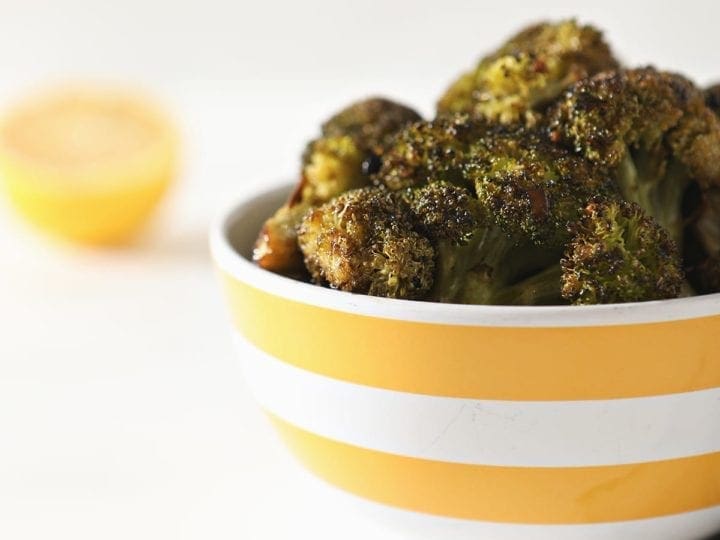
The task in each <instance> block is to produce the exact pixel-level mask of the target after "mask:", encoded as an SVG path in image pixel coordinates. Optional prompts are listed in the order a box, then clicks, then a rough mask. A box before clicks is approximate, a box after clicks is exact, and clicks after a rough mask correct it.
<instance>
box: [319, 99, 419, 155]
mask: <svg viewBox="0 0 720 540" xmlns="http://www.w3.org/2000/svg"><path fill="white" fill-rule="evenodd" d="M419 120H421V117H420V115H419V114H418V113H417V112H415V111H414V110H413V109H411V108H409V107H406V106H404V105H401V104H399V103H396V102H394V101H390V100H387V99H384V98H378V97H375V98H369V99H365V100H363V101H359V102H357V103H355V104H353V105H351V106H349V107H347V108H345V109H343V110H342V111H340V112H338V113H337V114H335V115H334V116H333V117H332V118H330V119H329V120H327V121H326V122H325V123H323V125H322V136H323V137H341V136H348V137H350V138H352V139H353V140H354V141H355V142H356V143H357V144H358V146H359V148H360V149H361V151H362V152H363V153H364V154H366V155H368V156H371V155H375V156H378V157H380V156H382V154H383V153H384V152H385V150H386V149H387V148H388V147H389V146H390V143H391V141H392V137H393V135H394V134H395V133H396V132H398V131H399V130H400V129H402V128H403V127H405V126H406V125H407V124H410V123H412V122H417V121H419ZM367 167H368V165H366V168H367Z"/></svg>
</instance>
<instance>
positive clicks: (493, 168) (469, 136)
mask: <svg viewBox="0 0 720 540" xmlns="http://www.w3.org/2000/svg"><path fill="white" fill-rule="evenodd" d="M435 179H442V180H444V181H449V182H450V183H452V184H454V186H455V188H456V189H459V190H461V191H463V190H467V191H470V192H471V193H473V194H474V196H475V197H476V198H477V201H475V203H474V205H475V207H476V210H475V212H476V213H477V215H478V224H479V227H478V231H477V232H476V233H475V234H473V235H472V237H471V238H469V239H468V240H467V242H464V243H462V244H461V245H454V246H451V247H449V248H448V247H447V246H446V247H436V250H437V252H438V258H437V262H436V266H437V268H438V272H437V278H436V283H435V287H434V288H433V294H432V298H433V299H434V300H438V301H443V302H456V301H464V302H472V303H488V302H492V301H493V300H492V299H493V298H494V295H495V292H494V291H495V289H498V290H499V289H500V288H503V287H506V286H508V285H512V284H514V283H515V282H516V281H517V280H518V279H520V278H521V277H527V276H530V275H532V274H534V273H535V272H538V271H541V270H542V269H543V268H545V267H546V266H547V265H549V264H550V263H552V262H557V261H558V260H559V258H560V253H561V251H562V246H563V245H564V243H565V241H566V240H567V239H568V233H567V227H568V224H570V223H571V222H573V221H575V220H577V219H578V218H579V216H580V214H581V212H582V208H583V206H584V205H585V204H586V203H587V201H588V200H589V199H590V198H591V197H593V196H595V195H596V194H598V193H608V192H611V191H612V190H613V186H612V183H611V181H610V179H609V177H608V176H607V175H606V174H605V172H604V170H603V169H601V168H598V167H596V166H594V165H593V164H592V163H590V162H588V161H586V160H584V159H582V158H581V157H579V156H576V155H574V154H573V153H572V152H571V151H568V150H566V149H563V148H561V147H558V146H556V145H553V144H551V143H550V142H549V141H548V140H547V139H546V137H545V136H544V133H543V132H541V131H539V130H535V129H532V128H525V127H522V126H517V125H508V126H503V125H497V124H495V125H493V124H490V123H488V122H487V121H486V120H482V119H470V118H469V117H468V116H467V115H456V116H452V117H450V116H448V117H443V118H439V119H437V120H435V121H432V122H421V123H416V124H413V125H411V126H409V127H408V128H406V129H405V130H403V131H401V132H400V133H399V134H398V136H397V139H396V142H395V146H393V147H392V148H391V149H390V150H389V151H388V152H387V154H386V160H385V162H384V164H383V168H382V169H381V170H380V172H379V173H378V174H377V175H376V177H375V180H376V182H377V183H379V184H380V185H382V186H385V187H388V188H390V189H395V188H398V187H403V186H408V185H409V186H414V188H413V189H414V190H415V191H413V189H411V191H412V192H416V193H424V190H432V186H433V185H434V183H435V181H436V180H435ZM423 186H426V187H423ZM443 189H445V190H449V189H450V188H449V187H447V186H446V187H444V188H443ZM430 192H431V191H430ZM446 199H447V200H448V201H451V200H452V198H451V197H447V196H446ZM449 204H450V206H453V204H452V203H449ZM455 206H456V205H455ZM468 276H474V277H472V280H473V286H472V291H473V292H472V293H463V292H462V290H463V288H464V283H465V281H466V279H468ZM555 283H558V281H557V280H556V282H555ZM481 284H482V285H483V286H484V287H485V289H486V290H485V291H484V292H482V293H480V288H481ZM556 291H558V292H557V294H556V295H555V296H556V298H559V286H558V287H556Z"/></svg>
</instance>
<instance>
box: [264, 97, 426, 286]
mask: <svg viewBox="0 0 720 540" xmlns="http://www.w3.org/2000/svg"><path fill="white" fill-rule="evenodd" d="M419 119H420V116H419V115H418V114H417V113H416V112H415V111H413V110H412V109H409V108H408V107H405V106H404V105H400V104H398V103H394V102H392V101H388V100H386V99H381V98H371V99H367V100H364V101H360V102H357V103H355V104H353V105H350V106H349V107H347V108H345V109H343V110H342V111H340V112H339V113H337V114H335V115H334V116H333V117H331V118H330V119H329V120H328V121H326V122H325V123H324V124H323V125H322V133H321V136H320V137H319V138H317V139H315V140H313V141H311V142H310V143H309V144H308V145H307V147H306V149H305V152H304V154H303V158H302V171H301V174H300V182H299V184H298V186H297V188H296V189H295V191H294V193H293V194H292V196H291V197H290V200H289V201H288V202H287V203H286V204H285V205H284V206H283V207H281V208H280V209H279V210H278V211H277V212H276V213H275V215H273V216H272V217H270V218H269V219H268V220H267V221H266V222H265V224H264V226H263V228H262V230H261V231H260V235H259V236H258V239H257V242H256V244H255V249H254V252H253V259H254V260H255V261H256V262H257V263H258V264H259V265H260V266H262V267H263V268H266V269H268V270H272V271H274V272H279V273H283V274H287V275H298V274H300V273H302V272H303V271H304V266H303V258H302V254H301V253H300V250H299V248H298V245H297V234H296V229H297V226H298V225H299V223H300V220H301V219H302V216H303V215H304V214H305V213H306V212H307V211H308V209H310V208H312V207H313V206H316V205H318V204H322V203H324V202H327V201H329V200H331V199H332V198H333V197H335V196H337V195H340V194H341V193H343V192H345V191H348V190H351V189H355V188H359V187H362V186H364V185H367V184H369V175H370V174H371V173H373V172H376V170H377V169H378V168H379V165H380V159H381V157H382V154H383V152H384V151H385V149H386V148H387V146H388V144H389V141H390V138H391V136H392V135H393V134H394V133H395V132H396V131H398V130H399V129H400V128H401V127H403V126H404V125H405V124H407V123H408V122H413V121H417V120H419Z"/></svg>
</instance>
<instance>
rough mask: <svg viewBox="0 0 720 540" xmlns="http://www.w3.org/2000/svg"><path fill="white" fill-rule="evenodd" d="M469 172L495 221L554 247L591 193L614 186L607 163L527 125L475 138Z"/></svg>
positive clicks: (514, 232) (514, 233)
mask: <svg viewBox="0 0 720 540" xmlns="http://www.w3.org/2000/svg"><path fill="white" fill-rule="evenodd" d="M465 175H466V178H467V179H468V180H469V181H470V182H471V183H472V185H473V186H474V187H475V191H476V194H477V196H478V199H479V200H480V203H481V205H482V207H483V208H484V209H485V212H486V213H487V215H488V218H489V219H490V220H491V221H492V222H494V223H495V224H497V225H498V226H500V228H501V229H502V230H503V231H505V232H506V233H507V234H509V235H512V236H514V237H521V238H526V239H528V240H530V241H532V242H533V243H534V244H536V245H541V246H548V247H558V246H561V245H563V244H564V242H565V241H566V240H567V235H568V233H567V228H568V225H569V224H570V223H572V222H574V221H576V220H577V219H578V217H579V216H580V213H581V211H582V208H583V206H584V205H585V204H586V203H587V201H588V200H590V198H592V197H593V196H596V195H600V194H608V193H611V192H612V191H613V190H614V187H613V185H612V182H611V180H610V178H609V176H608V175H607V174H606V173H605V171H604V169H602V168H600V167H597V166H595V165H593V164H592V163H590V162H589V161H587V160H584V159H582V158H580V157H578V156H576V155H574V154H573V153H572V152H569V151H567V150H566V149H564V148H561V147H559V146H556V145H554V144H551V143H550V142H549V141H548V140H547V139H546V138H545V137H544V135H543V133H541V132H539V131H537V130H534V129H529V128H522V127H520V128H510V127H507V128H499V129H496V130H494V131H493V132H492V133H491V134H489V135H488V136H485V137H481V138H479V139H478V140H477V141H475V143H474V145H473V147H472V149H471V152H470V153H469V156H468V161H467V164H466V167H465Z"/></svg>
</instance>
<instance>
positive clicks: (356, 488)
mask: <svg viewBox="0 0 720 540" xmlns="http://www.w3.org/2000/svg"><path fill="white" fill-rule="evenodd" d="M270 417H271V419H272V421H273V423H274V424H275V427H276V428H277V430H278V431H279V433H280V434H281V436H282V438H283V439H284V441H285V443H286V444H287V445H288V446H289V447H290V449H291V450H292V451H293V453H294V454H295V455H296V456H297V457H298V458H299V459H300V461H301V462H302V463H303V464H304V465H305V466H306V467H307V468H309V469H310V470H311V471H313V472H314V473H315V474H317V475H318V476H320V477H321V478H324V479H325V480H327V481H329V482H330V483H332V484H334V485H336V486H338V487H340V488H342V489H345V490H347V491H349V492H351V493H354V494H356V495H359V496H361V497H365V498H368V499H371V500H373V501H376V502H380V503H384V504H388V505H391V506H397V507H401V508H404V509H407V510H414V511H418V512H423V513H428V514H435V515H441V516H447V517H456V518H463V519H474V520H482V521H495V522H505V523H536V524H579V523H601V522H611V521H623V520H634V519H643V518H651V517H659V516H665V515H671V514H678V513H682V512H690V511H693V510H699V509H703V508H710V507H713V506H717V505H719V504H720V453H713V454H705V455H702V456H695V457H690V458H682V459H673V460H666V461H657V462H651V463H638V464H632V465H617V466H603V467H571V468H560V467H494V466H483V465H466V464H459V463H446V462H441V461H430V460H424V459H417V458H410V457H405V456H399V455H394V454H388V453H383V452H378V451H375V450H368V449H364V448H359V447H356V446H352V445H349V444H345V443H341V442H337V441H333V440H331V439H327V438H324V437H321V436H318V435H315V434H313V433H310V432H308V431H304V430H302V429H299V428H297V427H295V426H293V425H292V424H289V423H287V422H285V421H283V420H281V419H279V418H277V417H274V416H272V415H270Z"/></svg>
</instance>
